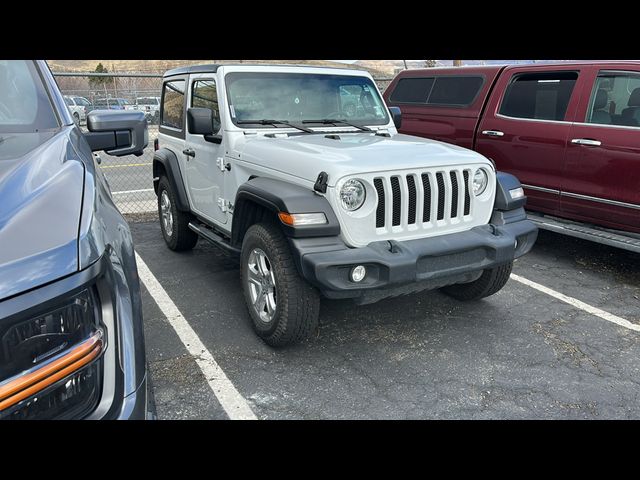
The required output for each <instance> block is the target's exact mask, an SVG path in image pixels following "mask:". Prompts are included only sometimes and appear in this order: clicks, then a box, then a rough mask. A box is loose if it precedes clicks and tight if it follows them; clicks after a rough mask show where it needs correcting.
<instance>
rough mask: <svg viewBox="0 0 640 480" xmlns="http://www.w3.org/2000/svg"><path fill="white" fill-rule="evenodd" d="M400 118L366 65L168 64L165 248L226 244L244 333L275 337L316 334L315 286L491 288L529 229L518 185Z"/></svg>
mask: <svg viewBox="0 0 640 480" xmlns="http://www.w3.org/2000/svg"><path fill="white" fill-rule="evenodd" d="M400 123H401V113H400V111H399V109H397V108H391V109H388V108H387V107H386V106H385V104H384V102H383V101H382V98H381V96H380V92H379V91H378V89H377V87H376V85H375V83H374V81H373V79H372V78H371V76H370V75H369V74H368V73H367V72H362V71H357V70H350V69H328V68H316V67H298V66H265V65H256V66H251V65H237V66H229V65H224V66H217V65H201V66H192V67H186V68H178V69H174V70H170V71H168V72H166V73H165V75H164V80H163V91H162V104H161V107H160V126H159V136H158V140H157V141H156V144H155V148H156V151H155V155H154V160H153V175H154V188H155V190H156V193H157V195H158V212H159V216H160V222H161V229H162V234H163V236H164V239H165V241H166V244H167V245H168V247H169V248H171V249H172V250H185V249H190V248H193V247H194V246H195V244H196V242H197V240H198V238H199V237H202V238H204V239H207V240H209V241H210V242H213V243H214V244H216V245H218V246H220V247H221V248H223V249H225V250H227V251H228V252H231V253H234V254H237V255H238V256H239V260H240V271H241V277H242V288H243V290H244V295H245V299H246V302H247V306H248V311H249V315H250V317H251V320H252V325H253V328H254V330H255V331H256V333H257V334H258V335H259V336H260V337H261V338H262V339H263V340H264V341H265V342H267V343H268V344H269V345H272V346H282V345H286V344H289V343H292V342H296V341H299V340H301V339H303V338H305V337H307V336H308V335H309V334H311V333H312V332H313V331H314V330H315V328H316V326H317V323H318V312H319V306H320V302H319V299H320V296H321V295H324V296H326V297H330V298H352V299H354V300H355V301H357V302H359V303H370V302H375V301H378V300H381V299H384V298H387V297H391V296H396V295H402V294H407V293H412V292H418V291H422V290H428V289H435V288H443V290H444V291H445V292H446V293H448V294H450V295H451V296H453V297H456V298H458V299H463V300H473V299H479V298H482V297H486V296H488V295H491V294H493V293H495V292H497V291H498V290H500V289H501V288H502V287H503V286H504V285H505V283H506V282H507V280H508V279H509V274H510V272H511V267H512V264H513V260H514V259H515V258H517V257H519V256H521V255H523V254H525V253H527V252H528V251H529V250H530V249H531V247H532V246H533V244H534V242H535V240H536V236H537V228H536V227H535V225H534V224H533V223H532V222H530V221H529V220H527V217H526V214H525V212H524V209H523V206H524V203H525V197H524V193H523V191H522V188H521V186H520V183H519V182H518V180H517V179H516V178H515V177H513V176H512V175H508V174H503V173H496V171H495V168H494V165H493V164H492V162H491V161H489V160H488V159H487V158H485V157H483V156H482V155H480V154H478V153H476V152H473V151H471V150H467V149H464V148H461V147H457V146H454V145H448V144H445V143H441V142H438V141H433V140H427V139H423V138H417V137H412V136H408V135H401V134H398V131H397V128H398V127H399V125H400Z"/></svg>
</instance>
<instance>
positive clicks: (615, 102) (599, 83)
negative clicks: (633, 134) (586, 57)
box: [586, 71, 640, 127]
mask: <svg viewBox="0 0 640 480" xmlns="http://www.w3.org/2000/svg"><path fill="white" fill-rule="evenodd" d="M586 123H599V124H604V125H623V126H627V127H640V74H639V73H634V72H606V71H601V72H600V73H599V74H598V77H597V78H596V82H595V84H594V86H593V92H592V93H591V100H590V102H589V110H588V111H587V120H586Z"/></svg>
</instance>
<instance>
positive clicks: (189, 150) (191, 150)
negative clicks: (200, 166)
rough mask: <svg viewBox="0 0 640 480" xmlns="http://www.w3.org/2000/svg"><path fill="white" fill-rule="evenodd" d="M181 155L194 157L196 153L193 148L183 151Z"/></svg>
mask: <svg viewBox="0 0 640 480" xmlns="http://www.w3.org/2000/svg"><path fill="white" fill-rule="evenodd" d="M182 153H184V154H185V155H186V156H187V157H195V156H196V151H195V150H194V149H193V148H185V149H184V150H182Z"/></svg>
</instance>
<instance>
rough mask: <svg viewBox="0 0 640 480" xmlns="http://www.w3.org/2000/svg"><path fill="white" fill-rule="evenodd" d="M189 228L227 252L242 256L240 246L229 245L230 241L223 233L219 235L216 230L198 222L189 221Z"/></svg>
mask: <svg viewBox="0 0 640 480" xmlns="http://www.w3.org/2000/svg"><path fill="white" fill-rule="evenodd" d="M189 228H190V229H191V230H193V231H194V232H196V233H197V234H198V235H200V236H201V237H202V238H204V239H205V240H208V241H209V242H211V243H213V244H214V245H216V246H217V247H220V248H222V249H223V250H224V251H226V252H227V253H230V254H232V255H238V256H240V249H239V248H236V247H232V246H231V245H229V241H228V240H227V239H225V238H224V237H222V236H221V235H218V234H217V233H216V232H214V231H213V230H211V229H210V228H208V227H206V226H204V225H202V224H196V223H194V222H189Z"/></svg>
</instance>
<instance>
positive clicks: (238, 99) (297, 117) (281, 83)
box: [226, 72, 389, 128]
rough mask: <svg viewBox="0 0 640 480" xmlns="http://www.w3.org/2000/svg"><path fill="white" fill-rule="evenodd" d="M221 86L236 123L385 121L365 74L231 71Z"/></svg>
mask: <svg viewBox="0 0 640 480" xmlns="http://www.w3.org/2000/svg"><path fill="white" fill-rule="evenodd" d="M226 84H227V98H228V99H229V111H230V114H231V119H232V120H233V123H234V124H236V125H238V126H243V127H245V126H250V127H251V128H275V127H274V125H273V124H272V123H267V122H261V123H255V124H252V123H251V122H250V121H251V120H257V119H273V121H281V122H290V123H293V124H297V125H301V124H302V123H304V124H305V126H307V127H311V128H314V127H326V126H327V125H330V126H332V127H349V126H350V125H349V124H351V126H353V127H356V128H359V127H361V126H365V125H386V124H387V123H389V116H388V115H387V109H386V107H385V105H384V102H383V101H382V98H381V97H380V95H379V94H378V90H377V89H376V87H375V85H374V84H373V82H372V81H371V79H369V78H368V77H363V76H352V75H325V74H317V73H284V72H283V73H281V72H232V73H229V74H228V75H227V76H226ZM327 119H331V120H332V121H331V122H328V121H327ZM314 121H315V122H314ZM341 121H343V122H341ZM314 123H317V125H314Z"/></svg>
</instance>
